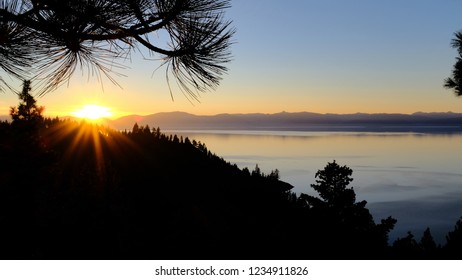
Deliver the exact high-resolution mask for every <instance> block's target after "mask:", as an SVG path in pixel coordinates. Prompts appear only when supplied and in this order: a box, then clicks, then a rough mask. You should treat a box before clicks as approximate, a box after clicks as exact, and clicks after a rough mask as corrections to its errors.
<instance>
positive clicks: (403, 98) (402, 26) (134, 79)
mask: <svg viewBox="0 0 462 280" xmlns="http://www.w3.org/2000/svg"><path fill="white" fill-rule="evenodd" d="M231 4H232V7H231V8H230V9H228V10H227V11H226V15H225V16H226V18H227V19H230V20H232V21H233V26H234V27H235V28H236V31H237V32H236V35H235V37H234V42H235V43H234V44H233V45H232V47H231V51H232V53H233V60H232V62H230V63H229V64H228V65H227V66H228V68H229V72H228V73H227V74H226V75H225V76H224V77H223V80H222V82H221V84H220V86H219V87H218V88H217V89H216V90H215V91H210V92H206V93H202V94H201V97H200V99H199V102H196V101H193V102H190V101H189V100H188V99H187V98H186V97H185V96H184V95H183V93H182V92H181V91H180V90H179V89H175V88H173V99H174V101H172V97H171V95H170V92H169V89H168V85H167V82H166V79H165V69H164V68H160V69H158V67H159V65H160V61H159V60H158V58H159V56H157V57H156V56H154V57H152V58H151V59H150V60H145V59H143V57H142V55H141V54H140V53H137V54H134V55H133V56H132V58H131V60H130V61H128V60H127V61H125V62H123V63H124V65H126V66H127V67H129V69H125V70H123V71H122V73H123V74H124V76H120V77H116V79H117V81H118V83H119V84H120V85H121V88H119V87H117V86H115V85H113V84H111V82H110V81H109V80H107V79H103V80H102V83H101V82H99V81H98V80H97V78H96V77H93V76H91V74H90V76H88V73H86V72H83V73H81V72H76V73H75V74H74V77H73V78H72V79H71V80H70V82H69V83H68V84H65V85H63V86H62V87H60V88H59V89H57V90H56V91H53V92H50V93H48V94H47V95H45V96H44V97H41V98H37V100H38V103H39V104H40V105H43V106H45V108H46V111H45V114H47V115H50V116H56V115H59V116H65V115H69V114H70V112H74V111H76V110H78V109H79V108H81V107H82V106H84V105H86V104H90V103H93V104H98V105H102V106H107V107H109V108H110V109H111V110H112V112H113V113H114V116H113V117H118V116H122V115H127V114H139V115H147V114H152V113H157V112H170V111H184V112H189V113H193V114H198V115H214V114H220V113H277V112H281V111H286V112H301V111H308V112H317V113H357V112H362V113H413V112H418V111H423V112H447V111H453V112H462V99H461V98H457V97H455V96H454V94H453V93H452V92H451V91H450V90H446V89H444V88H443V82H444V79H445V78H446V77H448V76H449V75H450V74H451V70H452V66H453V64H454V62H455V57H456V55H457V53H456V50H454V49H452V48H451V46H450V43H451V39H452V38H453V34H454V32H456V31H459V30H462V20H461V19H460V11H461V10H462V2H461V1H459V0H406V1H403V0H387V1H379V0H350V1H344V0H323V1H319V0H316V1H315V0H290V1H276V0H252V1H248V0H232V1H231ZM159 39H160V37H159ZM156 69H157V70H156ZM18 87H20V85H19V86H18ZM32 87H33V84H32ZM17 103H18V99H17V97H16V96H15V95H14V94H13V93H11V92H3V93H0V115H1V114H8V108H9V107H10V106H14V105H16V104H17Z"/></svg>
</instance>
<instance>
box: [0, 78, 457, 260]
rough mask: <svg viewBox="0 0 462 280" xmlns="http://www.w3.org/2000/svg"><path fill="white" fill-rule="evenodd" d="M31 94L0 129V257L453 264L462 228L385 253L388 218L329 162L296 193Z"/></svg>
mask: <svg viewBox="0 0 462 280" xmlns="http://www.w3.org/2000/svg"><path fill="white" fill-rule="evenodd" d="M29 90H30V87H27V84H25V86H24V90H23V93H22V94H21V95H20V99H21V102H20V104H19V106H18V107H13V108H11V115H12V119H13V121H12V122H6V121H4V122H0V182H1V183H0V223H1V225H2V231H0V242H1V246H2V250H1V251H0V258H1V259H390V258H392V259H395V258H398V259H400V258H411V259H420V258H423V259H428V258H461V257H462V256H461V253H460V252H461V250H460V248H462V242H461V240H462V220H460V221H458V222H457V223H456V226H455V228H454V231H452V232H449V233H448V235H447V244H446V245H444V246H440V245H437V244H435V242H434V241H433V238H432V236H431V232H430V229H428V230H426V231H425V232H424V235H423V237H422V239H421V240H420V242H419V241H416V240H415V238H414V235H413V234H412V233H410V232H409V233H408V235H407V236H405V237H403V238H400V239H398V240H396V241H395V242H394V243H393V244H391V245H390V244H389V240H388V234H389V232H390V231H391V230H392V229H393V227H394V225H395V223H396V220H395V219H393V218H392V217H388V218H386V219H382V220H381V221H380V223H376V222H375V220H374V218H373V217H372V215H371V214H370V212H369V210H368V209H367V208H366V204H367V202H366V201H356V194H355V192H354V190H353V188H352V187H350V186H349V184H350V183H351V182H352V180H353V178H352V173H353V171H352V170H351V169H350V168H349V167H347V166H339V165H338V164H337V163H336V162H335V161H334V162H332V163H328V164H327V165H326V166H325V167H324V169H321V170H319V171H318V172H317V173H316V184H313V185H311V187H312V188H313V189H314V190H315V191H316V192H317V193H318V196H311V195H307V194H301V195H299V196H297V195H296V194H295V193H293V192H291V189H292V186H291V185H290V184H288V183H285V182H282V181H280V180H279V171H278V170H273V171H271V172H270V173H269V174H265V173H264V172H262V171H261V170H260V168H259V167H258V165H257V166H255V169H254V170H249V169H248V168H244V169H239V168H238V167H237V166H236V165H235V164H230V163H229V162H226V161H225V160H224V159H223V158H221V157H219V156H217V155H215V154H214V153H213V152H212V151H210V150H208V148H207V146H206V144H205V143H201V142H198V141H196V140H194V139H189V138H183V137H181V136H180V137H178V136H177V135H167V134H164V133H162V132H161V130H160V128H158V127H157V128H150V127H149V126H147V125H145V126H143V125H138V124H137V123H135V124H134V125H133V127H132V129H131V130H125V131H123V132H120V131H116V130H113V129H110V128H107V127H104V126H101V125H97V124H93V123H88V122H85V121H80V122H78V121H72V120H60V119H58V118H55V119H50V118H43V117H42V115H41V114H42V111H43V107H39V106H37V104H36V102H35V100H34V99H33V98H31V96H30V94H29V92H28V91H29Z"/></svg>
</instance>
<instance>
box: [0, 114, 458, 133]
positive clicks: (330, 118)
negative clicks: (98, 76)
mask: <svg viewBox="0 0 462 280" xmlns="http://www.w3.org/2000/svg"><path fill="white" fill-rule="evenodd" d="M71 118H72V117H71ZM8 119H9V116H0V120H8ZM135 123H137V124H138V125H142V126H146V125H149V126H150V127H151V128H156V127H160V128H161V129H162V130H279V131H281V130H282V131H283V130H286V131H289V130H290V131H370V132H375V131H377V132H383V131H388V132H462V113H453V112H447V113H424V112H417V113H413V114H364V113H356V114H319V113H310V112H299V113H288V112H281V113H275V114H259V113H256V114H218V115H213V116H203V115H193V114H189V113H185V112H168V113H167V112H166V113H156V114H151V115H145V116H141V115H129V116H124V117H121V118H118V119H115V120H106V121H105V124H106V125H108V126H110V127H112V128H114V129H118V130H125V129H126V130H131V129H132V128H133V125H134V124H135Z"/></svg>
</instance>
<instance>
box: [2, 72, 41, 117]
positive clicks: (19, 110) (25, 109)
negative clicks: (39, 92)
mask: <svg viewBox="0 0 462 280" xmlns="http://www.w3.org/2000/svg"><path fill="white" fill-rule="evenodd" d="M30 91H31V82H30V81H24V82H23V89H22V91H21V92H20V93H19V94H18V97H19V99H20V100H21V101H20V103H19V105H18V107H11V108H10V115H11V118H12V119H13V122H14V123H15V122H20V121H25V122H29V123H31V122H39V121H41V120H43V116H42V113H43V110H45V108H44V107H42V106H38V105H37V101H36V100H35V98H34V97H33V96H32V95H31V94H30Z"/></svg>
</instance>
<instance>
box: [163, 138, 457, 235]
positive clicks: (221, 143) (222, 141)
mask: <svg viewBox="0 0 462 280" xmlns="http://www.w3.org/2000/svg"><path fill="white" fill-rule="evenodd" d="M167 133H176V134H178V135H183V136H188V137H189V138H190V139H195V140H196V141H201V142H203V143H205V144H206V146H207V147H208V149H209V150H211V151H212V152H214V153H216V154H217V155H219V156H221V157H223V158H224V159H225V160H227V161H229V162H231V163H236V164H237V165H238V166H239V167H240V168H243V167H248V168H249V169H250V170H253V169H254V167H255V165H256V164H258V165H259V167H260V168H261V170H262V171H263V172H265V173H269V172H271V170H273V169H276V168H277V169H278V170H279V171H280V175H281V180H283V181H286V182H288V183H290V184H292V185H293V186H294V191H295V192H297V193H309V194H315V192H313V190H312V189H311V188H310V184H312V183H314V182H315V178H314V175H315V173H316V171H317V170H319V169H322V168H324V166H325V165H326V164H327V162H330V161H333V160H336V161H337V162H338V163H339V164H341V165H347V166H349V167H350V168H352V169H353V178H354V181H353V182H352V184H351V186H353V187H354V189H355V191H356V194H357V199H358V200H367V201H368V204H367V207H368V208H369V210H370V211H371V213H372V214H373V215H374V217H375V219H376V220H377V221H379V220H380V219H381V218H386V217H388V216H390V215H391V216H393V217H395V218H396V219H398V223H397V225H396V227H395V229H394V230H393V232H392V233H391V234H390V237H391V240H393V239H395V238H397V237H403V236H405V235H406V233H407V231H412V233H413V234H414V235H415V236H416V238H417V239H420V237H421V234H422V232H423V231H424V230H425V228H426V227H430V229H431V231H432V234H433V235H434V237H435V239H436V240H437V242H440V243H444V242H445V234H446V233H447V232H448V231H450V230H452V229H453V228H454V225H455V222H456V221H457V219H458V218H460V217H461V216H462V134H416V133H363V132H360V133H355V132H281V131H277V132H273V131H176V132H167Z"/></svg>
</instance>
